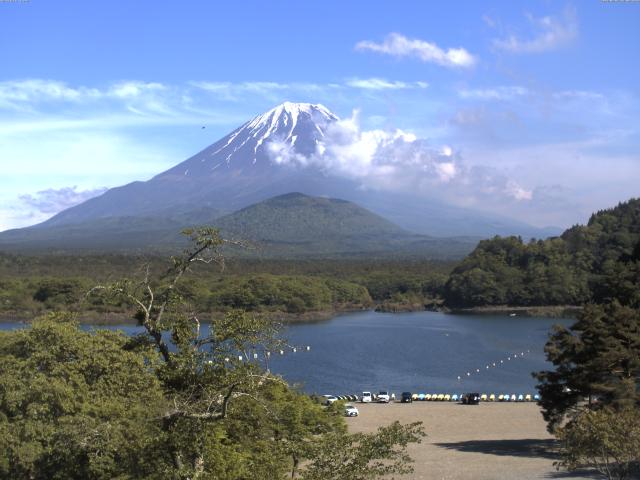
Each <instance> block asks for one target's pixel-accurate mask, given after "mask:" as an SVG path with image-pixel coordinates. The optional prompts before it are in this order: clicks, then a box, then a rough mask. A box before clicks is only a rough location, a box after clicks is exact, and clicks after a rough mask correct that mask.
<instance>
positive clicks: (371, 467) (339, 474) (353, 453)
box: [302, 422, 425, 480]
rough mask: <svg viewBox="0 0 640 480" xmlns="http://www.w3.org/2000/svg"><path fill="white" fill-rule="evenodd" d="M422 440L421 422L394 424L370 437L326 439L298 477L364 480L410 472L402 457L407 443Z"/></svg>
mask: <svg viewBox="0 0 640 480" xmlns="http://www.w3.org/2000/svg"><path fill="white" fill-rule="evenodd" d="M424 436H425V434H424V432H423V430H422V422H416V423H411V424H408V425H401V424H400V423H399V422H394V423H392V424H391V425H389V426H386V427H381V428H380V429H379V430H378V431H377V432H374V433H368V434H367V433H358V434H354V435H339V434H338V435H335V434H334V435H328V436H326V437H325V438H324V439H323V441H322V442H320V443H318V444H317V446H316V453H315V455H314V456H313V457H312V460H311V463H310V465H309V466H308V467H307V469H306V470H305V471H304V473H303V475H302V479H303V480H325V479H328V478H339V479H341V480H368V479H370V478H375V477H382V476H386V475H394V474H396V475H405V474H409V473H412V472H413V467H412V466H411V462H412V461H413V460H412V459H411V457H409V456H408V455H407V453H406V447H407V446H408V445H409V444H410V443H420V441H421V440H422V438H423V437H424Z"/></svg>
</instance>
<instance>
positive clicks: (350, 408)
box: [344, 403, 360, 417]
mask: <svg viewBox="0 0 640 480" xmlns="http://www.w3.org/2000/svg"><path fill="white" fill-rule="evenodd" d="M344 414H345V416H347V417H357V416H358V414H360V412H359V411H358V409H357V408H356V407H355V406H354V405H351V404H350V403H347V404H346V405H345V406H344Z"/></svg>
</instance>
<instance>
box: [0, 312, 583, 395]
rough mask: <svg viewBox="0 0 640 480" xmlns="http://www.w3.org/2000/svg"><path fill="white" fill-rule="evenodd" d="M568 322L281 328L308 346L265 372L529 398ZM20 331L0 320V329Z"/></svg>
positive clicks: (294, 379)
mask: <svg viewBox="0 0 640 480" xmlns="http://www.w3.org/2000/svg"><path fill="white" fill-rule="evenodd" d="M572 322H573V321H572V320H570V319H550V318H539V317H520V316H518V317H509V316H505V315H453V314H444V313H437V312H413V313H377V312H371V311H367V312H357V313H349V314H345V315H340V316H337V317H335V318H333V319H331V320H328V321H325V322H320V323H313V324H303V325H292V326H289V327H287V328H286V329H285V330H284V332H283V335H284V336H285V337H286V338H287V339H288V340H289V343H290V344H292V345H297V346H303V347H304V346H306V345H309V346H310V347H311V349H310V350H309V351H307V350H306V349H305V348H303V349H298V352H297V353H293V352H292V351H290V350H288V351H287V352H286V353H285V354H284V355H282V356H281V355H279V354H277V353H276V354H273V355H271V357H270V361H269V368H270V369H271V370H272V371H273V372H276V373H279V374H281V375H283V376H284V377H285V378H286V379H287V380H288V381H289V382H290V383H296V384H300V385H301V387H302V388H303V389H304V391H306V392H308V393H319V394H325V393H329V394H336V395H341V394H352V393H358V392H362V391H363V390H370V391H376V392H377V391H378V390H381V389H387V390H390V391H392V392H396V394H399V393H400V392H402V391H412V392H423V393H452V394H453V393H462V392H465V391H477V392H482V393H496V394H500V393H509V394H511V393H515V394H520V393H523V394H526V393H531V394H533V393H535V388H534V387H535V380H534V379H533V378H532V377H531V372H533V371H537V370H542V369H546V368H549V367H550V364H549V363H547V362H546V361H545V357H544V351H543V348H544V344H545V342H546V340H547V337H548V333H549V331H550V329H551V326H552V325H553V324H557V323H559V324H563V325H569V324H571V323H572ZM22 326H24V325H23V324H20V323H3V324H2V323H0V329H2V330H7V329H13V328H20V327H22ZM84 328H93V327H89V326H86V327H84ZM99 328H107V327H99ZM108 328H112V329H115V328H119V329H122V330H124V331H125V332H127V333H129V334H131V333H135V332H138V331H141V328H140V327H136V326H133V325H121V326H118V327H108ZM522 353H524V355H521V354H522ZM501 360H502V363H500V361H501ZM494 363H495V364H496V366H495V367H494V366H493V364H494ZM487 366H489V368H486V367H487ZM478 370H479V372H478ZM467 373H469V374H470V375H467ZM458 376H460V377H461V379H460V380H458Z"/></svg>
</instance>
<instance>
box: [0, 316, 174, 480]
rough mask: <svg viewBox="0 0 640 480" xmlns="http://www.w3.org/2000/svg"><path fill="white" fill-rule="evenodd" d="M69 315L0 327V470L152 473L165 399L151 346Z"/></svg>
mask: <svg viewBox="0 0 640 480" xmlns="http://www.w3.org/2000/svg"><path fill="white" fill-rule="evenodd" d="M128 342H129V338H128V337H126V336H125V335H123V334H121V333H116V332H110V331H104V330H101V331H96V332H83V331H81V330H79V329H78V325H77V324H76V323H75V322H74V321H73V320H72V319H71V318H70V316H69V315H59V314H57V315H56V314H52V315H48V316H46V317H43V318H41V319H39V320H36V321H34V322H33V324H32V326H31V328H29V329H25V330H17V331H14V332H2V333H1V334H0V477H2V478H12V479H20V478H25V479H26V478H29V479H74V478H77V479H84V478H91V479H111V478H122V479H126V478H132V479H133V478H142V477H145V476H147V475H148V474H150V473H151V472H152V471H154V470H156V467H155V466H153V465H151V463H150V462H152V461H153V462H155V461H157V459H156V454H155V452H154V450H155V448H156V442H157V441H158V439H159V438H161V437H162V432H161V430H160V428H159V425H157V424H156V423H154V422H150V421H149V419H152V418H153V417H154V416H160V414H161V412H162V411H163V409H164V406H165V399H164V398H163V395H162V389H161V386H160V383H159V381H158V379H157V378H156V377H155V376H154V375H153V374H152V373H151V366H152V365H153V364H154V363H155V362H156V360H157V356H156V354H155V352H153V351H152V350H149V349H132V348H129V347H128Z"/></svg>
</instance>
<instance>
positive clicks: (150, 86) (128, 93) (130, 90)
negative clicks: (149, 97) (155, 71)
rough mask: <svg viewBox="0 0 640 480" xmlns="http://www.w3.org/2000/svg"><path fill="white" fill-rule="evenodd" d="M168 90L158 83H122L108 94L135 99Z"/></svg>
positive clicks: (112, 88)
mask: <svg viewBox="0 0 640 480" xmlns="http://www.w3.org/2000/svg"><path fill="white" fill-rule="evenodd" d="M166 90H167V87H166V86H165V85H163V84H161V83H157V82H122V83H118V84H116V85H114V86H113V87H111V88H110V89H109V91H108V94H110V95H113V96H115V97H119V98H135V97H139V96H141V95H144V94H146V93H153V92H159V91H166Z"/></svg>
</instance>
